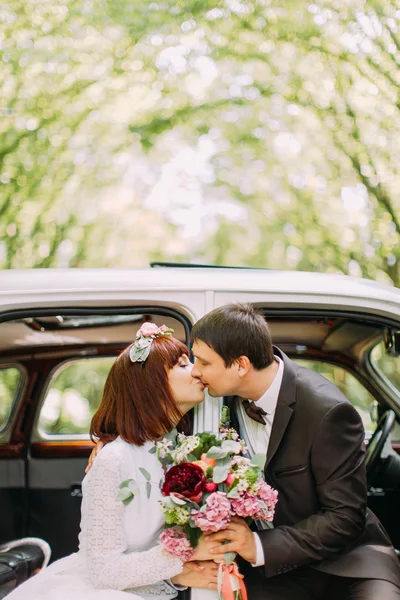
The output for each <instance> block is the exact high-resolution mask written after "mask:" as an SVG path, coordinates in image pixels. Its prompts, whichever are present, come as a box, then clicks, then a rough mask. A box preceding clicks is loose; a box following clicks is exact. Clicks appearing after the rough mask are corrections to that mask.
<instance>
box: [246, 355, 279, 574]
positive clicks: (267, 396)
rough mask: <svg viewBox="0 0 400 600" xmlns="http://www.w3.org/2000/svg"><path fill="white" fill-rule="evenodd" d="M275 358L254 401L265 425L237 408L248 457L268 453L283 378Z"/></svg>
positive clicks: (259, 554) (259, 558) (258, 563)
mask: <svg viewBox="0 0 400 600" xmlns="http://www.w3.org/2000/svg"><path fill="white" fill-rule="evenodd" d="M275 358H276V360H277V361H278V362H279V367H278V371H277V372H276V375H275V377H274V380H273V382H272V383H271V385H270V386H269V388H268V389H267V390H266V391H265V392H264V394H263V395H262V396H261V398H259V399H258V400H255V401H254V402H255V404H256V405H257V406H259V407H260V408H262V409H263V410H264V411H265V412H266V414H265V415H263V418H264V420H265V425H263V424H262V423H258V422H257V421H254V419H251V418H250V417H249V416H248V414H247V413H246V411H245V409H244V406H243V404H242V403H240V404H239V406H238V408H239V411H240V413H241V417H242V422H243V424H244V428H245V430H246V431H245V436H243V437H245V439H246V443H247V445H248V446H249V453H250V456H253V455H254V454H259V453H260V454H265V456H266V455H267V452H268V445H269V438H270V435H271V429H272V424H273V422H274V417H275V409H276V405H277V402H278V396H279V392H280V389H281V385H282V378H283V361H282V360H281V359H280V358H279V357H278V356H275ZM242 435H243V434H242ZM253 535H254V539H255V542H256V548H257V555H256V562H255V563H252V566H253V567H261V566H262V565H264V564H265V558H264V550H263V547H262V544H261V540H260V538H259V536H258V534H257V533H254V534H253Z"/></svg>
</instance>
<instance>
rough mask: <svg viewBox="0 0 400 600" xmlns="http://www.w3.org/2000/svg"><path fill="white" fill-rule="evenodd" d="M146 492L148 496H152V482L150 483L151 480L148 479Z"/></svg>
mask: <svg viewBox="0 0 400 600" xmlns="http://www.w3.org/2000/svg"><path fill="white" fill-rule="evenodd" d="M146 494H147V498H150V496H151V483H150V481H148V482H147V483H146Z"/></svg>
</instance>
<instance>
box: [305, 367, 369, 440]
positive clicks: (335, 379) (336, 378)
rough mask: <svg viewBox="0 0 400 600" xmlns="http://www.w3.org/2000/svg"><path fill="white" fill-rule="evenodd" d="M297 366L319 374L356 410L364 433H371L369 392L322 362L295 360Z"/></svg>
mask: <svg viewBox="0 0 400 600" xmlns="http://www.w3.org/2000/svg"><path fill="white" fill-rule="evenodd" d="M295 362H296V363H297V364H298V365H301V366H303V367H307V368H309V369H312V370H313V371H316V372H317V373H320V374H321V375H323V376H324V377H326V379H328V380H329V381H330V382H331V383H333V384H335V385H336V387H338V388H339V390H340V391H341V392H342V394H344V395H345V396H346V398H348V400H350V402H351V403H352V404H353V406H354V407H355V408H356V409H357V410H358V412H359V414H360V417H361V419H362V422H363V424H364V428H365V431H366V433H367V434H368V433H372V432H373V431H374V430H375V426H376V424H375V423H373V421H372V418H371V414H370V411H371V408H372V406H373V403H374V401H375V399H374V397H373V396H372V395H371V394H370V393H369V391H368V390H367V389H366V388H365V387H364V386H363V385H362V384H361V383H360V382H359V381H358V379H356V378H355V377H354V375H352V373H350V372H349V371H347V370H346V369H343V367H338V366H336V365H332V364H329V363H325V362H322V361H313V360H300V359H295Z"/></svg>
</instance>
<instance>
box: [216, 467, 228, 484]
mask: <svg viewBox="0 0 400 600" xmlns="http://www.w3.org/2000/svg"><path fill="white" fill-rule="evenodd" d="M228 475H229V466H226V467H215V468H214V473H213V482H214V483H222V482H223V481H225V479H226V478H227V477H228Z"/></svg>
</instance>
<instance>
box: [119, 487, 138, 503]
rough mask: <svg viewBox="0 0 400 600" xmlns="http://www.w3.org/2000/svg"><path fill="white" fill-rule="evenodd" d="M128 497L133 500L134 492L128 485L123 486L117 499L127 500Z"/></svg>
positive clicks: (120, 500)
mask: <svg viewBox="0 0 400 600" xmlns="http://www.w3.org/2000/svg"><path fill="white" fill-rule="evenodd" d="M128 498H129V501H130V502H131V501H132V500H133V498H134V494H133V493H132V492H131V490H130V489H129V488H127V487H123V488H121V489H120V490H119V492H118V495H117V501H119V502H125V500H128Z"/></svg>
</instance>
